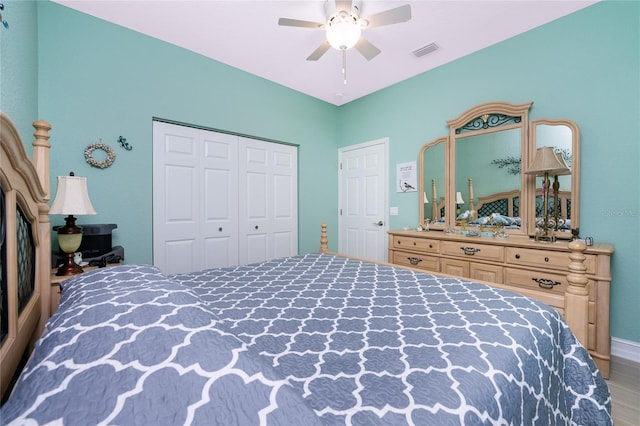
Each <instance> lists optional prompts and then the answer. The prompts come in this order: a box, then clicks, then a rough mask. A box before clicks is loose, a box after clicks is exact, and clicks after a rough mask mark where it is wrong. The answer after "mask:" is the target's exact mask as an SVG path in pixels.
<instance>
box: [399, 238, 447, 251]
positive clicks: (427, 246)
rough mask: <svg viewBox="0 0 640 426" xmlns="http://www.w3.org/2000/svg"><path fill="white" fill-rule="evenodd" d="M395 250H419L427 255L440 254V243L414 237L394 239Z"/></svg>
mask: <svg viewBox="0 0 640 426" xmlns="http://www.w3.org/2000/svg"><path fill="white" fill-rule="evenodd" d="M393 248H397V249H402V250H410V251H414V250H419V251H423V252H426V253H438V252H440V241H438V240H430V239H427V238H414V237H401V236H397V235H396V236H394V237H393Z"/></svg>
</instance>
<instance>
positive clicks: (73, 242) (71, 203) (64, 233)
mask: <svg viewBox="0 0 640 426" xmlns="http://www.w3.org/2000/svg"><path fill="white" fill-rule="evenodd" d="M49 214H59V215H68V216H67V217H66V218H65V225H64V226H62V227H59V228H58V244H59V245H60V250H61V251H63V252H64V253H65V254H66V256H67V257H66V259H65V261H64V263H63V264H62V265H60V266H59V267H58V272H57V273H56V275H60V276H62V275H75V274H79V273H82V272H83V270H82V267H81V266H80V265H78V264H76V263H75V261H74V258H73V257H74V253H75V252H76V251H77V250H78V249H79V248H80V243H81V242H82V228H80V227H78V226H76V218H75V217H74V215H93V214H96V211H95V209H94V208H93V206H92V205H91V201H90V200H89V192H88V191H87V178H85V177H79V176H75V175H74V173H73V172H71V173H70V174H69V176H58V189H57V191H56V196H55V199H54V200H53V203H51V208H50V209H49Z"/></svg>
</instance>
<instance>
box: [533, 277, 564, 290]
mask: <svg viewBox="0 0 640 426" xmlns="http://www.w3.org/2000/svg"><path fill="white" fill-rule="evenodd" d="M531 279H532V280H533V281H535V282H537V283H538V287H541V288H545V289H547V290H551V289H552V288H553V286H554V285H560V284H561V283H560V281H554V280H550V279H548V278H531Z"/></svg>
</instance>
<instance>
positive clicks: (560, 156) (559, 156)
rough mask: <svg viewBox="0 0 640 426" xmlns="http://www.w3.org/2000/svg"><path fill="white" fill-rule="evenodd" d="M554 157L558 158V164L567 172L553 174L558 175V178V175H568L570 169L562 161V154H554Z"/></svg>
mask: <svg viewBox="0 0 640 426" xmlns="http://www.w3.org/2000/svg"><path fill="white" fill-rule="evenodd" d="M556 157H558V162H560V164H562V166H563V167H564V168H566V169H567V171H565V172H562V173H555V174H556V175H558V176H560V175H570V174H571V169H570V168H569V166H567V162H566V161H564V157H563V156H562V153H560V152H556Z"/></svg>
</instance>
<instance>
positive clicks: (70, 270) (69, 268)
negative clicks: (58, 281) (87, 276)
mask: <svg viewBox="0 0 640 426" xmlns="http://www.w3.org/2000/svg"><path fill="white" fill-rule="evenodd" d="M66 255H67V259H66V260H65V262H64V263H63V264H62V265H60V266H59V267H58V272H56V275H57V276H59V277H62V276H70V275H76V274H81V273H83V272H84V269H82V267H81V266H80V265H78V264H77V263H76V262H75V261H74V260H73V257H74V253H66Z"/></svg>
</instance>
